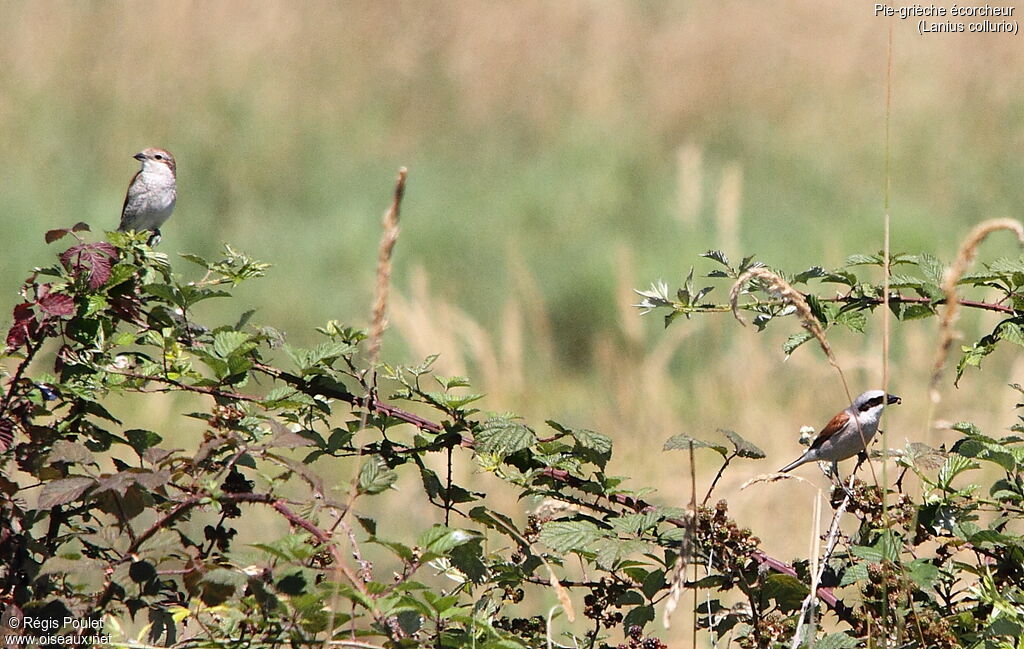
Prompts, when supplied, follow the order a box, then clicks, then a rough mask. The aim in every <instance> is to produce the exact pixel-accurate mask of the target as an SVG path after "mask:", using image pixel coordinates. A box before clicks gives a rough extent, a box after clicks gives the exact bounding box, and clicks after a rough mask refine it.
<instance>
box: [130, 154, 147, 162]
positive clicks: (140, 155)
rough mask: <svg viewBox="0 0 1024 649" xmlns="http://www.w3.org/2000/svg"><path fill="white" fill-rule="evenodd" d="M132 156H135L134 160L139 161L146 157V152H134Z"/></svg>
mask: <svg viewBox="0 0 1024 649" xmlns="http://www.w3.org/2000/svg"><path fill="white" fill-rule="evenodd" d="M132 157H133V158H135V159H136V160H138V161H139V162H142V161H143V160H145V159H146V154H144V153H136V154H135V155H133V156H132Z"/></svg>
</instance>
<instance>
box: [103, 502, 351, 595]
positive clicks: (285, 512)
mask: <svg viewBox="0 0 1024 649" xmlns="http://www.w3.org/2000/svg"><path fill="white" fill-rule="evenodd" d="M208 498H209V496H206V495H203V496H189V497H188V498H186V499H185V500H182V501H181V502H179V503H178V504H177V505H175V506H174V507H173V508H172V509H171V511H169V512H167V513H166V514H164V515H163V517H161V518H159V519H157V521H156V522H155V523H153V524H152V525H151V526H150V527H149V528H148V529H147V530H146V531H145V532H143V533H142V534H140V535H139V536H138V538H136V539H135V541H133V542H132V543H131V545H129V546H128V549H127V550H125V552H124V554H122V555H121V558H120V559H118V560H117V561H115V562H114V563H112V564H111V565H109V566H108V567H107V570H106V584H105V586H104V588H103V591H102V592H101V593H100V595H99V597H98V598H97V599H96V607H95V610H97V611H99V610H102V609H103V608H104V607H105V606H106V605H107V604H109V603H110V600H111V598H112V597H113V596H114V586H115V584H114V581H113V575H114V566H116V565H119V564H122V563H125V562H127V561H130V560H132V559H133V557H134V556H135V555H136V554H137V553H138V551H139V550H140V549H141V548H142V545H143V544H144V543H145V542H146V541H148V540H149V539H151V538H153V536H154V535H155V534H156V533H157V532H159V531H160V530H162V529H164V528H166V527H169V526H170V525H171V524H172V523H174V522H175V521H176V520H178V519H179V518H181V517H182V516H184V515H185V514H187V513H188V512H189V511H191V510H192V508H193V507H196V506H197V505H200V504H203V502H204V501H206V500H207V499H208ZM217 500H220V501H228V502H235V503H259V504H264V505H270V506H271V507H273V508H274V510H275V511H277V513H279V514H281V515H282V516H284V517H285V518H286V519H287V520H288V522H289V523H291V524H292V525H295V526H296V527H301V528H302V529H304V530H306V531H307V532H309V533H310V534H312V535H313V537H314V538H315V539H316V540H317V541H318V542H320V543H327V542H328V541H330V540H331V535H330V534H328V533H327V532H325V531H324V530H322V529H320V528H319V527H317V526H316V525H313V524H312V523H310V522H309V521H307V520H306V519H304V518H302V517H301V516H299V515H298V514H296V513H295V512H293V511H292V510H291V509H290V508H289V507H288V505H287V504H286V503H285V502H284V501H283V500H280V499H278V498H275V497H274V496H273V495H271V494H256V493H222V494H219V495H218V496H217Z"/></svg>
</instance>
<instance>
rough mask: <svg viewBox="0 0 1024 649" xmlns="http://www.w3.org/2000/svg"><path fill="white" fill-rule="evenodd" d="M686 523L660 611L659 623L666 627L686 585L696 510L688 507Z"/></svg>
mask: <svg viewBox="0 0 1024 649" xmlns="http://www.w3.org/2000/svg"><path fill="white" fill-rule="evenodd" d="M686 517H687V525H686V529H685V532H684V535H683V540H682V543H681V544H680V547H679V561H678V562H677V563H676V569H675V570H674V571H673V572H672V580H671V582H670V583H669V589H668V597H666V598H665V609H664V611H663V612H662V616H661V623H662V625H664V627H665V628H666V629H668V628H671V626H672V614H673V613H674V612H675V610H676V607H678V606H679V600H680V599H682V597H683V589H684V588H685V587H686V568H687V567H689V565H690V563H691V561H692V560H693V559H694V553H693V537H694V528H695V526H696V524H697V512H696V510H694V509H690V510H688V511H687V512H686Z"/></svg>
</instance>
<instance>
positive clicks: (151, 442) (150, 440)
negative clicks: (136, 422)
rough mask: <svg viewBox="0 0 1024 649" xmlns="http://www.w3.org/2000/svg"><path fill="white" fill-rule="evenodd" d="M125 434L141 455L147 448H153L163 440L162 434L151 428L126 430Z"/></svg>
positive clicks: (129, 442) (130, 444)
mask: <svg viewBox="0 0 1024 649" xmlns="http://www.w3.org/2000/svg"><path fill="white" fill-rule="evenodd" d="M124 436H125V437H126V438H127V439H128V444H129V446H131V447H132V448H133V449H135V452H136V453H138V454H139V457H141V456H142V454H143V453H145V452H146V449H148V448H152V447H154V446H156V445H157V444H159V443H160V442H162V441H163V438H162V437H160V435H158V434H156V433H154V432H153V431H151V430H142V429H141V428H132V429H130V430H126V431H125V432H124Z"/></svg>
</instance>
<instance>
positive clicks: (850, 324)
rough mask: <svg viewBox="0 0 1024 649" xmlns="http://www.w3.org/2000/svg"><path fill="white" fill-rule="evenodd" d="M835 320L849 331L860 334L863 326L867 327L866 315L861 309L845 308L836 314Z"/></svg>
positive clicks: (862, 331)
mask: <svg viewBox="0 0 1024 649" xmlns="http://www.w3.org/2000/svg"><path fill="white" fill-rule="evenodd" d="M836 322H838V323H839V324H841V325H843V326H844V327H846V328H847V329H850V330H851V331H855V332H857V333H859V334H862V333H864V329H865V327H867V324H868V316H867V314H866V313H864V312H863V311H854V310H845V311H840V312H839V314H838V315H837V316H836Z"/></svg>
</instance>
